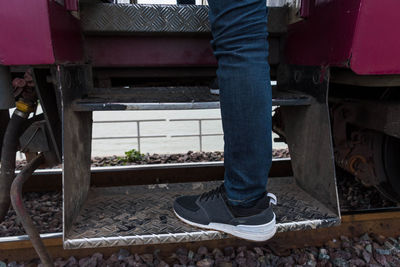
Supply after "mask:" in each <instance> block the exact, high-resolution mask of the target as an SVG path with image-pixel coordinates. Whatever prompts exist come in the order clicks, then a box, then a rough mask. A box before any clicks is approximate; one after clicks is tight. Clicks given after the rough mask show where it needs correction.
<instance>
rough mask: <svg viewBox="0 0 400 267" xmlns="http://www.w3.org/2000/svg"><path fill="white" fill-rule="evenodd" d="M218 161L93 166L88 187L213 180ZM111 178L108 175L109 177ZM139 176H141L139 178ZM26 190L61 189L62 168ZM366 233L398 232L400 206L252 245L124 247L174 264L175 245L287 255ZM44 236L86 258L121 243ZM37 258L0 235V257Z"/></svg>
mask: <svg viewBox="0 0 400 267" xmlns="http://www.w3.org/2000/svg"><path fill="white" fill-rule="evenodd" d="M223 171H224V169H223V164H222V162H212V163H210V162H207V163H184V164H155V165H136V166H120V167H98V168H93V169H92V181H91V183H92V185H93V186H96V187H109V186H121V185H140V184H145V183H149V182H152V183H177V182H182V180H183V179H184V180H185V181H191V182H196V181H211V180H221V179H222V177H223ZM270 175H271V177H282V176H290V175H292V170H291V165H290V160H289V159H276V160H274V161H273V165H272V168H271V173H270ZM110 177H112V179H110ZM139 177H140V178H139ZM24 190H25V191H26V192H38V191H59V190H61V170H59V169H53V170H39V171H37V172H36V173H35V175H34V177H33V178H32V179H31V181H30V182H29V183H27V184H26V186H25V188H24ZM364 233H374V234H376V235H383V236H392V237H397V236H399V235H400V209H399V208H396V207H393V208H382V209H370V210H356V211H351V212H342V224H341V225H340V226H337V227H330V228H322V229H315V230H303V231H293V232H284V233H278V234H277V235H276V236H275V237H274V238H273V239H272V240H270V241H268V242H266V243H264V244H259V243H251V242H247V241H244V240H239V239H235V238H227V239H222V240H212V241H202V242H190V243H173V244H160V245H142V246H131V247H122V248H123V249H126V250H127V251H130V252H131V253H137V254H146V253H153V252H154V251H155V250H160V251H161V252H160V253H161V254H160V255H161V257H163V258H166V259H167V260H166V261H167V262H168V261H170V262H169V263H173V261H174V259H173V258H170V257H169V256H170V255H171V254H173V253H174V252H175V251H176V250H177V249H178V248H180V247H185V248H187V249H188V250H192V251H197V250H198V249H199V247H202V246H206V247H208V248H210V249H213V248H220V247H226V246H235V247H237V246H247V247H255V246H267V247H270V248H273V252H274V253H275V254H278V255H279V254H285V253H286V252H285V251H288V250H290V249H297V248H304V247H308V246H312V247H315V246H323V245H324V244H326V243H327V242H329V241H330V240H335V239H336V240H339V239H340V237H341V236H347V237H350V238H354V237H358V236H360V235H362V234H364ZM42 238H43V240H44V243H45V245H46V247H47V248H48V250H49V252H50V254H51V255H52V257H53V258H54V259H56V258H64V259H67V258H69V257H71V256H74V257H76V258H84V257H88V256H90V255H93V254H94V253H95V252H99V253H101V254H103V255H104V257H109V256H110V255H113V254H115V253H117V252H118V251H119V250H120V249H121V247H113V248H96V249H79V250H64V249H63V247H62V233H50V234H43V235H42ZM35 258H37V256H36V253H35V251H34V249H33V247H32V245H31V243H30V241H29V238H28V237H27V236H24V235H22V236H13V237H0V260H3V261H7V262H12V261H19V262H21V261H24V262H29V261H31V260H32V259H35Z"/></svg>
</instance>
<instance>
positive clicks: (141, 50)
mask: <svg viewBox="0 0 400 267" xmlns="http://www.w3.org/2000/svg"><path fill="white" fill-rule="evenodd" d="M85 42H86V44H85V45H86V51H87V53H89V54H88V56H89V61H91V62H92V63H93V65H94V66H101V67H104V66H108V67H132V66H135V67H161V66H210V65H211V66H213V65H216V64H217V62H216V59H215V57H214V56H213V53H212V49H211V45H210V38H209V37H203V38H199V37H197V38H196V37H193V36H192V37H190V36H189V37H179V36H169V37H167V38H166V37H162V36H135V37H123V36H115V37H101V36H87V37H86V38H85Z"/></svg>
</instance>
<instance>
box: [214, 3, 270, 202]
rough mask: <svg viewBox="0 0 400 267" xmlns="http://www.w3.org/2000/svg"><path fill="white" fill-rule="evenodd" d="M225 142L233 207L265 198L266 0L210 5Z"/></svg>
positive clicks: (227, 186)
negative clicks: (263, 196)
mask: <svg viewBox="0 0 400 267" xmlns="http://www.w3.org/2000/svg"><path fill="white" fill-rule="evenodd" d="M209 5H210V22H211V27H212V34H213V41H212V45H213V48H214V53H215V56H216V58H217V59H218V72H217V77H218V82H219V87H220V101H221V115H222V123H223V129H224V140H225V154H224V159H225V169H226V171H225V189H226V193H227V196H228V199H229V201H230V203H231V204H233V205H244V206H246V205H247V206H248V205H251V204H252V202H253V201H254V200H256V199H257V198H259V197H261V196H262V195H263V193H265V190H266V185H267V177H268V172H269V169H270V166H271V160H272V138H271V109H272V107H271V106H272V96H271V85H270V75H269V65H268V61H267V57H268V43H267V7H266V1H265V0H241V1H232V0H209Z"/></svg>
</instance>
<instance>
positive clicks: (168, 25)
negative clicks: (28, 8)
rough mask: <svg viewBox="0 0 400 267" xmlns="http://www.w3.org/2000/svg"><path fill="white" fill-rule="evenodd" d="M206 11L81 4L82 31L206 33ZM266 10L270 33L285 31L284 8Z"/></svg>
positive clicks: (195, 7)
mask: <svg viewBox="0 0 400 267" xmlns="http://www.w3.org/2000/svg"><path fill="white" fill-rule="evenodd" d="M208 10H209V7H208V6H205V5H156V4H153V5H145V4H92V5H82V7H81V18H82V28H83V31H84V32H86V33H114V34H115V33H140V32H142V33H143V32H153V33H154V32H162V33H209V32H210V30H211V28H210V24H209V21H208ZM269 10H270V12H269V20H268V21H269V22H268V24H269V25H268V30H269V32H285V31H286V24H287V17H288V15H287V13H288V12H287V9H286V8H285V7H271V8H270V9H269Z"/></svg>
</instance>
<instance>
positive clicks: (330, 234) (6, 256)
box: [0, 210, 400, 262]
mask: <svg viewBox="0 0 400 267" xmlns="http://www.w3.org/2000/svg"><path fill="white" fill-rule="evenodd" d="M364 233H374V234H380V235H384V236H387V237H389V236H392V237H393V236H399V235H400V211H399V210H397V211H389V212H380V211H378V212H371V213H361V214H353V215H343V216H342V224H341V225H339V226H335V227H330V228H321V229H314V230H303V231H293V232H284V233H278V234H276V235H275V237H274V238H272V239H271V240H269V241H267V242H264V243H254V242H253V243H252V242H249V241H245V240H240V239H236V238H233V237H232V238H228V239H222V240H212V241H203V242H190V243H184V244H183V243H178V244H176V243H174V244H160V245H140V246H131V247H123V248H125V249H127V250H129V251H130V252H131V253H138V254H142V253H152V252H154V250H156V249H162V250H161V252H162V253H161V256H162V257H163V256H165V258H166V259H167V256H169V255H171V254H172V253H173V252H175V250H176V249H177V248H178V247H182V246H185V247H186V248H187V249H191V250H194V251H196V250H197V248H198V247H200V246H207V247H209V248H210V249H212V248H215V247H223V246H232V245H233V246H248V247H254V246H261V245H267V246H269V247H271V248H274V252H275V253H278V254H279V253H280V252H283V251H287V250H288V249H294V248H302V247H307V246H322V245H324V244H325V243H326V242H328V241H330V240H332V239H339V238H340V236H348V237H358V236H360V235H362V234H364ZM41 237H42V238H43V243H44V244H45V246H46V247H47V249H48V250H49V252H50V254H51V255H52V257H53V258H59V257H62V258H69V257H71V256H74V257H76V258H82V257H87V256H90V255H92V254H93V253H95V252H100V253H102V254H103V255H104V256H105V257H109V256H110V255H111V254H113V253H116V252H118V250H119V249H121V248H122V247H112V248H95V249H79V250H64V249H63V246H62V233H53V234H43V235H41ZM34 258H37V256H36V254H35V252H34V249H33V247H32V245H31V243H30V241H29V238H28V237H27V236H17V237H2V238H0V260H8V261H9V262H11V261H16V260H18V261H29V260H32V259H34Z"/></svg>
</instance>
